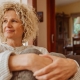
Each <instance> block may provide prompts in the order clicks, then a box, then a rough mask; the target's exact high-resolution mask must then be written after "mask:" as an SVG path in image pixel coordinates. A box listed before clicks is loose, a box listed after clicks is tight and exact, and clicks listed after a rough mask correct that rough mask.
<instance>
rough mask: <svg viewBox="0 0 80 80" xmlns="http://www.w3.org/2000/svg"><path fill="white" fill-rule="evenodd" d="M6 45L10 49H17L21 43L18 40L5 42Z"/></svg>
mask: <svg viewBox="0 0 80 80" xmlns="http://www.w3.org/2000/svg"><path fill="white" fill-rule="evenodd" d="M7 44H8V45H10V46H12V47H19V46H22V41H20V40H17V41H15V40H7Z"/></svg>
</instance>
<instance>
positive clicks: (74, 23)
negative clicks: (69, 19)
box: [73, 16, 80, 34]
mask: <svg viewBox="0 0 80 80" xmlns="http://www.w3.org/2000/svg"><path fill="white" fill-rule="evenodd" d="M77 17H79V16H77ZM77 17H75V18H74V19H73V26H74V27H73V33H74V34H77V33H78V31H80V24H76V19H77Z"/></svg>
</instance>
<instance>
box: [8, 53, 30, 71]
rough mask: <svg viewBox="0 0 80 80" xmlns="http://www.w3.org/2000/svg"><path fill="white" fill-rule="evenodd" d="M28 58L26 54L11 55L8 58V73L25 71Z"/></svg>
mask: <svg viewBox="0 0 80 80" xmlns="http://www.w3.org/2000/svg"><path fill="white" fill-rule="evenodd" d="M27 60H28V56H27V55H26V54H21V55H13V56H10V58H9V69H10V71H20V70H25V69H27V66H29V65H28V61H27Z"/></svg>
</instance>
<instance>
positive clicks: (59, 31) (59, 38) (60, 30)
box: [56, 13, 69, 54]
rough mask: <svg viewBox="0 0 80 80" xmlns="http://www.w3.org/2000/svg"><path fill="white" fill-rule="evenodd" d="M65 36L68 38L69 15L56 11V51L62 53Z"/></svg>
mask: <svg viewBox="0 0 80 80" xmlns="http://www.w3.org/2000/svg"><path fill="white" fill-rule="evenodd" d="M67 38H69V15H67V14H64V13H56V52H59V53H63V54H64V46H65V40H66V39H67Z"/></svg>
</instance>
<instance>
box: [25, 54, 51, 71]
mask: <svg viewBox="0 0 80 80" xmlns="http://www.w3.org/2000/svg"><path fill="white" fill-rule="evenodd" d="M27 56H28V60H26V61H27V63H28V65H29V66H27V67H26V68H27V69H28V70H31V71H32V72H35V71H37V70H40V69H42V68H44V67H45V66H48V65H49V64H51V63H52V59H50V58H48V57H43V56H39V55H36V54H28V55H27Z"/></svg>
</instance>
